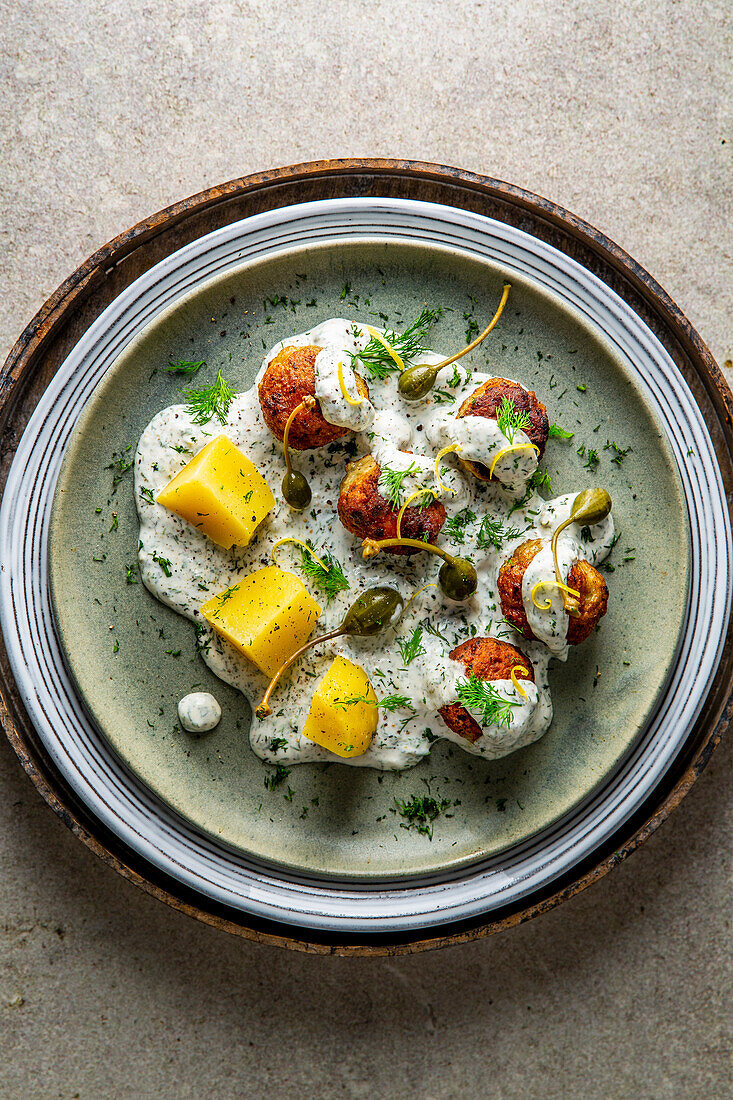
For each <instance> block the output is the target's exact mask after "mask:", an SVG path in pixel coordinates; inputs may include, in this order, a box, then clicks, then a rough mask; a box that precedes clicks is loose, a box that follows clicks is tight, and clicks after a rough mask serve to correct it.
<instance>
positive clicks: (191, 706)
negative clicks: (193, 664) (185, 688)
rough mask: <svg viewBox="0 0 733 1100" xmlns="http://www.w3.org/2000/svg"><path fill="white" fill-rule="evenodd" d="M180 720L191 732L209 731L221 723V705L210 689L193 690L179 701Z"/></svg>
mask: <svg viewBox="0 0 733 1100" xmlns="http://www.w3.org/2000/svg"><path fill="white" fill-rule="evenodd" d="M178 721H179V722H180V723H181V725H182V726H183V728H184V729H185V730H188V732H189V733H207V732H208V731H209V730H213V729H215V728H216V726H218V725H219V722H220V721H221V707H220V706H219V703H218V702H217V700H216V699H215V698H214V696H213V695H211V694H210V692H208V691H192V692H191V693H190V694H189V695H184V696H183V698H182V699H180V700H179V701H178Z"/></svg>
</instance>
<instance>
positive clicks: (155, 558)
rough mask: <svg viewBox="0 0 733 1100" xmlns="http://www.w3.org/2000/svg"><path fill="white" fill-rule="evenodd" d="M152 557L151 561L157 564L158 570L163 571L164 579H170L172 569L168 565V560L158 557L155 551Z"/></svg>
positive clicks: (169, 564)
mask: <svg viewBox="0 0 733 1100" xmlns="http://www.w3.org/2000/svg"><path fill="white" fill-rule="evenodd" d="M152 557H153V561H156V562H157V563H158V565H159V566H160V568H161V569H162V570H163V572H164V573H165V575H166V577H171V576H173V571H172V568H171V563H170V561H169V560H168V558H162V557H161V556H160V554H158V553H156V552H155V551H153V555H152Z"/></svg>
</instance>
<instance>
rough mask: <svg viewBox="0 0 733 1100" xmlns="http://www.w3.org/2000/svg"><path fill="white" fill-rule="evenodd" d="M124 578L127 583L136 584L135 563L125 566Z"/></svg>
mask: <svg viewBox="0 0 733 1100" xmlns="http://www.w3.org/2000/svg"><path fill="white" fill-rule="evenodd" d="M125 580H126V581H127V583H128V584H137V563H135V564H134V565H126V566H125Z"/></svg>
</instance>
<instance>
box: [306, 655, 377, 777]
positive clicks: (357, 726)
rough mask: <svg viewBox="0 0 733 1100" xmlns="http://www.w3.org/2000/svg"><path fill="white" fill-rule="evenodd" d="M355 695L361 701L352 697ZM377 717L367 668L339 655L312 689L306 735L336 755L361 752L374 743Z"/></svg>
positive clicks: (374, 698) (359, 754) (352, 754)
mask: <svg viewBox="0 0 733 1100" xmlns="http://www.w3.org/2000/svg"><path fill="white" fill-rule="evenodd" d="M355 698H359V700H360V701H359V702H350V701H349V700H353V699H355ZM361 700H364V701H361ZM378 718H379V711H378V709H377V697H376V695H375V694H374V688H373V687H372V685H371V682H370V680H369V677H368V676H367V674H366V672H365V671H364V669H363V668H359V666H358V665H355V664H352V662H351V661H347V660H346V658H345V657H336V658H335V660H334V661H333V663H332V664H331V666H330V668H329V669H328V671H327V672H326V675H325V676H324V677H323V679H322V680H321V682H320V684H319V685H318V687H317V688H316V690H315V692H314V693H313V701H312V703H311V708H310V710H309V712H308V717H307V718H306V720H305V725H304V726H303V736H304V737H307V738H308V740H309V741H315V742H316V744H317V745H321V746H322V747H323V748H324V749H329V750H330V751H331V752H335V753H336V755H337V756H361V755H362V754H363V753H365V752H366V751H367V749H368V748H369V746H370V745H371V743H372V737H373V736H374V731H375V730H376V728H377V721H378Z"/></svg>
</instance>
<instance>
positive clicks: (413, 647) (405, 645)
mask: <svg viewBox="0 0 733 1100" xmlns="http://www.w3.org/2000/svg"><path fill="white" fill-rule="evenodd" d="M422 635H423V632H422V627H420V626H416V627H415V629H414V630H413V632H412V634H411V635H410V637H409V638H407V639H402V640H400V639H398V641H397V645H398V646H399V649H400V653H401V654H402V661H403V663H404V665H405V667H407V665H409V664H410V662H411V661H414V660H415V658H416V657H421V656H422V654H423V653H425V652H426V650H425V647H424V645H423V644H422Z"/></svg>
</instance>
